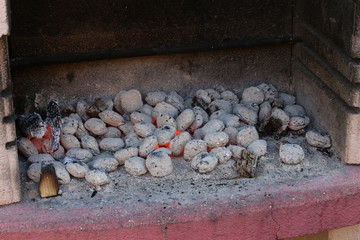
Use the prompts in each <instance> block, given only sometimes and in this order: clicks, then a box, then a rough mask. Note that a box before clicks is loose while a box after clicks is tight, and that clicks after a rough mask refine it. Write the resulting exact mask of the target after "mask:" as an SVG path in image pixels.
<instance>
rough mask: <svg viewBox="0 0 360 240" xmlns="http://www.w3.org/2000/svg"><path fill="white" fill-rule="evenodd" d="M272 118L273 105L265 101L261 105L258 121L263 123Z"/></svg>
mask: <svg viewBox="0 0 360 240" xmlns="http://www.w3.org/2000/svg"><path fill="white" fill-rule="evenodd" d="M270 117H271V104H270V102H269V101H265V102H263V103H262V104H261V105H260V110H259V113H258V120H259V122H261V123H263V122H266V121H267V120H269V119H270Z"/></svg>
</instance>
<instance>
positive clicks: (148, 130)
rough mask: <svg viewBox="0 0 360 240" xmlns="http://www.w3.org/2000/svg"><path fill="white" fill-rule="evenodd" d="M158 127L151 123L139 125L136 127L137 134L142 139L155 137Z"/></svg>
mask: <svg viewBox="0 0 360 240" xmlns="http://www.w3.org/2000/svg"><path fill="white" fill-rule="evenodd" d="M155 129H156V127H155V126H154V125H153V124H151V123H141V122H140V123H137V124H135V125H134V130H135V133H136V134H137V135H138V136H140V137H143V138H145V137H148V136H151V135H153V133H154V132H155Z"/></svg>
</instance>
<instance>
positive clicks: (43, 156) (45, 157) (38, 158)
mask: <svg viewBox="0 0 360 240" xmlns="http://www.w3.org/2000/svg"><path fill="white" fill-rule="evenodd" d="M51 161H55V159H54V158H53V157H52V156H51V155H50V154H48V153H38V154H32V155H31V156H30V157H29V158H28V162H30V163H36V162H51Z"/></svg>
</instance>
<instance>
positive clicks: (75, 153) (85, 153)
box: [65, 148, 93, 162]
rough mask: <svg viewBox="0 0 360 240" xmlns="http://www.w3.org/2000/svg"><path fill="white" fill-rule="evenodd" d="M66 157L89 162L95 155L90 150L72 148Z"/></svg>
mask: <svg viewBox="0 0 360 240" xmlns="http://www.w3.org/2000/svg"><path fill="white" fill-rule="evenodd" d="M65 156H66V157H69V158H72V159H75V160H79V161H84V162H87V161H89V160H90V159H92V157H93V155H92V153H91V151H90V150H88V149H82V148H71V149H70V150H69V151H67V152H66V154H65Z"/></svg>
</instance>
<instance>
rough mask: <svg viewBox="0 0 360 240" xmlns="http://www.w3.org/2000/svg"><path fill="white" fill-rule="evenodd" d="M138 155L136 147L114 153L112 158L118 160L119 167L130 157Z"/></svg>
mask: <svg viewBox="0 0 360 240" xmlns="http://www.w3.org/2000/svg"><path fill="white" fill-rule="evenodd" d="M138 155H139V149H138V148H137V147H128V148H124V149H121V150H119V151H116V152H115V153H114V157H115V158H116V160H118V162H119V165H120V166H122V165H124V163H125V161H126V160H127V159H129V158H132V157H137V156H138Z"/></svg>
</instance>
